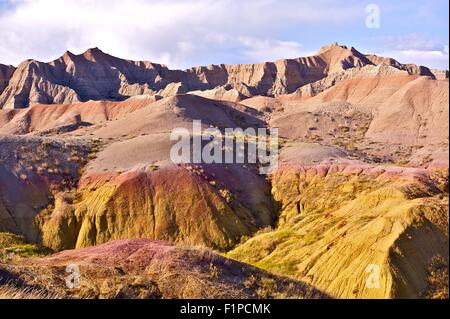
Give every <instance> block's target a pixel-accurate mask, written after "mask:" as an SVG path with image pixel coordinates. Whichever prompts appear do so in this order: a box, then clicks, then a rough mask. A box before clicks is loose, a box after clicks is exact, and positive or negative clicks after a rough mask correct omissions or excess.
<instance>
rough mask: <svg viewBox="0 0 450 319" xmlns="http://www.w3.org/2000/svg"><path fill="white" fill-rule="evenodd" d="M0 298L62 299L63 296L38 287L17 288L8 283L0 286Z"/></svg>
mask: <svg viewBox="0 0 450 319" xmlns="http://www.w3.org/2000/svg"><path fill="white" fill-rule="evenodd" d="M0 299H61V297H60V296H58V295H57V294H52V293H49V292H47V291H44V290H40V289H36V288H29V287H27V288H17V287H15V286H13V285H12V284H6V285H1V286H0Z"/></svg>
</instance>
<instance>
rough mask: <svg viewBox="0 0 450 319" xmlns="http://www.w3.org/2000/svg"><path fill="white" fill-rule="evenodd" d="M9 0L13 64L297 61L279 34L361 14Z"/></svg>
mask: <svg viewBox="0 0 450 319" xmlns="http://www.w3.org/2000/svg"><path fill="white" fill-rule="evenodd" d="M7 1H9V2H10V4H11V5H12V9H11V8H8V7H11V6H8V7H5V8H3V9H0V43H1V45H0V62H1V63H12V64H17V63H19V62H21V61H23V60H25V59H27V58H36V59H39V60H44V61H47V60H51V59H54V58H56V57H58V56H59V55H60V54H62V52H63V51H65V50H66V49H68V50H70V51H73V52H74V53H81V52H82V51H84V50H86V49H87V48H89V47H99V48H101V49H102V50H104V51H105V52H108V53H111V54H113V55H116V56H119V57H126V58H130V59H139V60H151V61H154V62H159V63H165V64H168V65H169V66H171V67H187V66H191V65H195V64H197V63H199V62H200V61H201V62H202V63H203V62H215V63H218V62H223V61H221V60H219V58H221V56H223V55H226V56H228V57H230V56H231V57H232V58H234V59H235V60H245V59H257V60H274V59H277V58H281V57H286V56H291V57H294V56H299V55H302V54H301V53H302V52H301V46H300V45H299V44H298V43H296V42H289V41H281V40H280V39H278V36H279V34H280V33H282V32H281V31H282V30H284V29H286V28H288V27H289V28H291V29H292V28H294V29H296V27H298V30H301V29H302V28H301V27H300V26H304V25H310V26H314V25H323V24H325V23H326V24H327V25H330V24H331V25H333V24H338V23H347V22H348V21H351V20H352V19H355V18H360V15H363V14H364V11H363V10H360V8H359V7H360V6H361V5H360V4H353V5H352V4H351V3H349V4H348V5H345V6H342V4H341V3H340V1H337V0H306V1H302V2H301V3H300V1H296V0H286V1H274V0H248V1H232V0H216V1H207V0H190V1H182V0H171V1H164V0H153V1H146V0H129V1H120V0H107V1H106V0H96V1H93V0H58V1H52V0H7ZM352 2H353V3H357V1H352ZM283 34H284V33H283ZM243 39H244V40H243ZM245 39H247V40H245ZM249 41H250V42H251V45H254V47H250V46H249V44H250V42H249ZM249 62H253V61H249Z"/></svg>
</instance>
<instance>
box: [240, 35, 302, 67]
mask: <svg viewBox="0 0 450 319" xmlns="http://www.w3.org/2000/svg"><path fill="white" fill-rule="evenodd" d="M238 41H239V42H240V43H241V44H242V45H243V47H244V49H243V53H244V54H245V55H246V56H247V57H249V58H250V59H251V60H252V61H255V62H265V61H273V60H279V59H289V58H296V57H299V56H301V55H308V54H307V53H305V51H304V50H303V49H302V45H301V44H300V43H297V42H293V41H279V40H273V39H259V38H250V37H239V38H238Z"/></svg>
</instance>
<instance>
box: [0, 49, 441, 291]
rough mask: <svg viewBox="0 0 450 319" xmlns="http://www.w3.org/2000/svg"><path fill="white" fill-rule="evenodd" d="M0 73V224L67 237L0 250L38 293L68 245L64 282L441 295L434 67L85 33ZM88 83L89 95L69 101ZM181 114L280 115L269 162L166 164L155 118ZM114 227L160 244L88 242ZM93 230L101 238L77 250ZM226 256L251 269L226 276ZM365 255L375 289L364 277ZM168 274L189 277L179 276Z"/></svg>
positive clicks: (168, 125)
mask: <svg viewBox="0 0 450 319" xmlns="http://www.w3.org/2000/svg"><path fill="white" fill-rule="evenodd" d="M430 72H431V73H430ZM2 74H7V73H5V72H3V73H2ZM8 74H10V75H6V76H5V75H3V78H4V79H8V82H9V84H8V86H7V87H6V89H4V91H3V93H2V94H1V96H0V101H2V102H1V103H3V104H1V105H2V106H3V109H1V110H0V134H1V135H0V232H10V233H15V234H20V235H23V236H24V237H25V239H26V240H27V241H29V242H31V243H34V244H35V245H42V246H44V247H43V249H44V248H45V249H49V248H50V249H53V250H55V251H59V250H65V249H72V248H77V250H74V251H69V252H65V253H64V252H63V253H61V254H58V255H56V256H54V257H49V258H44V259H42V260H33V261H30V262H27V261H26V260H23V259H19V260H18V261H15V262H14V263H13V265H6V266H5V265H1V266H0V271H2V275H3V274H4V273H7V274H8V276H10V277H11V278H17V277H18V276H19V277H20V278H22V279H23V281H22V283H23V284H28V283H29V280H30V278H34V277H35V276H36V269H39V271H44V272H45V274H46V275H48V276H47V277H45V278H50V279H51V280H50V281H49V282H47V283H51V285H52V287H54V289H51V287H49V286H48V285H46V282H45V281H39V280H38V282H36V288H37V289H38V290H39V291H44V292H45V293H48V294H49V295H54V294H56V295H59V294H62V295H63V296H67V294H70V293H69V292H67V291H66V290H65V288H64V287H62V286H58V285H59V284H57V283H58V282H59V283H61V281H60V280H59V281H58V274H59V273H60V272H61V269H63V268H62V267H63V266H65V264H66V263H67V262H68V261H69V260H75V261H76V262H78V263H80V265H81V266H82V271H85V272H86V274H88V276H89V277H90V278H94V279H93V282H91V283H89V285H88V286H85V287H83V288H82V289H81V290H80V291H78V292H77V293H76V295H75V297H87V296H94V297H99V298H103V297H105V298H113V297H118V298H119V297H126V296H129V297H139V298H140V297H142V298H144V297H149V298H150V297H164V298H167V297H199V298H203V297H205V296H207V297H208V296H209V297H212V296H216V297H263V296H266V297H276V296H284V297H290V296H295V297H322V296H324V295H323V293H321V292H320V291H324V293H325V294H327V295H329V296H332V297H339V298H399V297H401V298H403V297H408V298H409V297H429V296H434V297H435V296H441V297H442V296H444V297H445V296H446V295H447V296H448V285H447V283H444V281H443V280H442V278H444V277H445V276H442V278H441V279H439V278H437V277H436V274H437V272H436V271H434V270H433V269H434V268H433V267H436V262H435V261H436V260H438V261H440V262H439V265H445V264H446V263H447V265H448V232H447V231H446V227H445V226H446V225H447V223H448V78H447V77H446V75H445V72H441V73H439V72H437V71H435V70H433V71H430V70H429V69H427V68H423V67H416V66H411V65H403V64H401V63H399V62H397V61H395V60H393V59H389V58H382V57H376V56H372V55H363V54H361V53H359V52H358V51H357V50H355V49H354V48H347V47H343V46H339V45H336V44H334V45H331V46H327V47H324V48H322V49H321V50H320V51H319V52H318V53H317V54H316V55H315V56H312V57H308V58H299V59H292V60H281V61H277V62H275V63H263V64H256V65H218V66H209V67H198V68H192V69H189V70H185V71H172V70H169V69H168V68H166V67H165V66H162V65H157V64H152V63H148V62H133V61H126V60H121V59H118V58H115V57H112V56H109V55H107V54H105V53H103V52H101V51H100V50H98V49H91V50H88V51H87V52H85V53H84V54H82V55H73V54H71V53H66V54H65V55H64V56H63V57H61V58H60V59H57V60H55V61H53V62H50V63H41V62H37V61H26V62H24V63H23V64H21V65H20V66H19V67H18V69H17V70H16V71H15V72H14V74H12V76H11V72H9V73H8ZM88 99H101V101H87V102H80V101H84V100H88ZM107 100H114V101H107ZM116 100H121V101H116ZM38 102H39V104H35V103H38ZM56 102H61V103H62V104H54V105H47V104H48V103H50V104H52V103H56ZM26 106H29V107H26ZM17 108H19V109H17ZM194 120H201V121H202V124H203V126H202V127H203V128H208V127H211V126H212V127H217V128H219V129H221V130H223V129H224V128H248V127H251V128H268V127H276V128H278V129H279V133H280V138H279V151H280V156H279V162H280V163H279V164H280V165H279V167H278V170H277V171H275V172H274V173H273V174H271V175H269V176H262V175H260V174H258V166H257V165H253V164H250V163H242V164H239V163H235V164H227V165H225V164H205V163H198V164H178V165H177V164H174V163H173V162H172V161H171V160H170V157H169V155H170V150H171V147H172V145H173V143H175V141H171V140H170V132H171V131H172V130H173V129H174V128H186V129H187V130H188V131H189V132H192V130H193V129H192V124H193V121H194ZM129 238H147V239H152V240H165V241H168V242H171V243H172V244H168V243H161V242H151V241H150V242H149V241H147V240H144V241H142V240H131V241H119V242H116V243H111V244H106V245H102V244H104V243H107V242H110V241H112V240H125V239H129ZM173 244H177V245H178V248H177V247H175V246H172V245H173ZM95 245H102V246H99V247H93V248H87V249H85V247H87V246H95ZM193 245H195V246H197V245H201V246H207V247H211V248H213V249H216V250H219V251H221V252H222V253H225V254H226V253H228V255H229V256H231V257H233V258H235V259H239V260H240V261H243V262H245V263H247V264H253V265H256V266H258V267H261V268H264V269H265V270H266V271H270V272H274V273H280V274H283V275H289V276H291V277H295V278H296V280H301V281H302V282H307V283H308V284H310V285H312V286H313V287H315V288H317V289H318V290H314V289H312V288H311V287H310V286H305V285H304V284H301V283H300V282H298V281H294V280H292V281H289V283H291V284H292V285H293V286H292V287H294V288H295V287H299V289H300V288H301V287H303V288H305V287H306V288H307V291H310V292H313V293H312V294H309V293H308V292H305V290H301V289H303V288H301V289H300V290H296V289H297V288H295V289H294V290H295V291H293V290H289V289H290V288H289V289H287V290H286V289H285V288H286V287H284V285H285V283H287V281H285V279H283V278H281V277H279V276H275V275H270V278H266V275H267V272H265V271H264V272H261V271H260V270H258V271H256V270H255V268H253V267H249V266H246V265H244V264H240V263H235V262H233V261H230V260H228V259H223V258H222V257H218V256H216V255H212V254H210V253H208V256H207V258H206V259H202V258H203V257H202V258H198V256H199V253H198V250H195V251H194V252H193V253H192V251H193V250H192V249H188V248H186V246H193ZM180 246H181V247H184V248H179V247H180ZM78 249H79V250H78ZM191 253H192V254H191ZM93 255H96V256H100V258H99V259H98V260H94V259H92V258H91V256H93ZM149 255H158V256H161V257H162V260H164V262H165V263H168V264H170V265H171V267H173V269H174V277H171V279H170V280H169V281H171V280H175V279H174V278H178V279H176V280H175V281H173V282H174V283H175V284H176V286H177V287H178V288H179V287H181V289H178V290H176V291H174V290H173V285H172V286H171V285H170V282H169V281H167V280H166V277H164V276H162V275H161V274H162V273H164V272H165V271H167V269H165V268H164V269H163V268H161V263H160V262H159V261H158V260H159V259H157V258H156V259H152V258H150V256H149ZM116 257H117V258H118V259H120V260H127V261H129V262H130V265H131V264H132V265H131V266H130V268H127V267H126V264H123V265H122V263H121V261H119V260H117V258H116ZM166 257H167V258H166ZM215 260H220V262H219V263H218V264H215ZM134 262H136V263H135V264H134ZM111 263H118V264H120V267H119V268H120V270H117V269H111V267H110V265H111ZM205 263H213V264H214V266H215V267H216V268H218V272H217V271H215V270H212V271H211V273H215V274H218V275H214V279H212V278H211V277H209V275H210V272H209V270H205V269H204V268H202V269H203V270H202V271H201V272H200V274H199V273H198V272H195V274H193V272H192V271H191V269H192V268H195V267H196V265H197V266H199V267H200V268H201V267H203V265H204V264H205ZM224 265H225V266H224ZM227 265H228V266H227ZM230 265H231V266H230ZM374 265H375V266H374ZM122 266H123V267H122ZM37 267H38V268H37ZM55 267H56V268H55ZM236 267H237V268H239V267H241V268H243V269H245V271H248V272H249V273H251V274H253V277H254V278H256V282H257V284H256V285H255V284H254V283H253V284H252V283H251V282H248V281H247V279H248V278H245V279H243V281H241V280H240V281H239V282H237V283H236V282H230V281H229V276H228V275H229V274H230V272H231V273H234V272H235V268H236ZM368 267H369V268H368ZM374 267H375V268H374ZM439 267H440V269H441V268H442V269H444V268H445V267H444V268H443V267H441V266H439ZM216 268H214V269H216ZM143 269H151V271H150V272H148V273H147V272H146V271H144V270H143ZM367 269H369V270H367ZM374 269H375V271H378V270H379V272H377V275H378V279H379V280H378V284H377V285H376V287H374V286H373V282H372V281H371V282H370V284H369V286H368V285H367V282H368V281H367V280H368V276H371V278H373V276H372V275H373V274H372V273H371V271H373V270H374ZM216 270H217V269H216ZM255 271H256V272H255ZM143 272H145V274H144V275H143V274H142V273H143ZM176 274H182V275H181V276H180V277H177V275H176ZM183 274H185V275H186V277H188V278H191V279H190V280H189V284H193V283H198V284H199V286H197V284H195V285H194V286H195V287H203V289H197V290H196V291H195V292H193V291H189V289H188V288H187V287H188V286H189V284H188V281H185V280H184V279H183ZM261 274H263V275H261ZM178 276H179V275H178ZM260 276H262V277H260ZM111 277H115V278H118V279H117V281H116V282H112V281H111V280H110V279H111ZM136 278H137V279H139V280H138V281H137V282H136V283H135V282H134V279H136ZM258 278H261V280H259V279H258ZM263 278H265V279H263ZM262 282H271V283H273V282H275V284H276V285H275V286H276V287H275V288H274V287H273V286H272V285H271V288H270V289H269V290H270V291H269V290H267V289H263V288H262V287H261V283H262ZM298 284H300V286H297V285H298ZM0 285H1V283H0ZM202 285H203V286H202ZM446 285H447V286H446ZM18 286H20V284H18ZM246 286H248V287H246ZM136 287H138V288H136ZM217 287H226V289H230V290H229V291H231V292H230V293H229V294H226V293H223V291H224V289H219V290H217ZM242 287H244V288H242ZM251 287H253V288H255V289H253V288H251ZM292 287H291V288H292ZM19 288H20V287H16V286H14V287H11V289H13V290H14V291H17V289H19ZM141 288H142V289H141ZM310 288H311V289H312V290H308V289H310ZM226 289H225V290H226ZM319 290H320V291H319ZM19 291H20V290H19ZM258 291H259V292H263V295H261V294H260V293H259V292H258ZM1 293H2V289H0V295H1ZM91 293H92V295H89V294H91Z"/></svg>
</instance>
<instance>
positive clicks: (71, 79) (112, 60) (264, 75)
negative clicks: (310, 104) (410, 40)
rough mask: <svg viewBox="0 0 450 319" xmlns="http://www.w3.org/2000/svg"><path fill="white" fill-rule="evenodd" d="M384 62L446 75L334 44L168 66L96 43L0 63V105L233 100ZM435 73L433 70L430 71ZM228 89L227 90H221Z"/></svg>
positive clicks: (285, 91)
mask: <svg viewBox="0 0 450 319" xmlns="http://www.w3.org/2000/svg"><path fill="white" fill-rule="evenodd" d="M380 64H387V65H390V66H392V67H395V68H397V69H399V70H403V71H407V72H408V73H409V74H416V75H424V76H430V77H433V78H448V72H446V71H432V70H430V69H428V68H426V67H423V66H417V65H411V64H401V63H400V62H398V61H396V60H394V59H392V58H384V57H378V56H375V55H364V54H362V53H360V52H359V51H357V50H356V49H355V48H353V47H351V48H348V47H346V46H342V45H339V44H337V43H334V44H331V45H328V46H324V47H322V48H321V49H320V51H319V52H318V53H317V54H316V55H313V56H310V57H301V58H297V59H284V60H278V61H276V62H265V63H259V64H236V65H227V64H220V65H209V66H199V67H193V68H190V69H187V70H170V69H169V68H168V67H166V66H165V65H162V64H156V63H152V62H146V61H131V60H124V59H120V58H116V57H114V56H111V55H109V54H106V53H104V52H103V51H101V50H100V49H98V48H92V49H88V50H87V51H86V52H84V53H83V54H80V55H75V54H73V53H71V52H68V51H67V52H65V53H64V55H62V56H61V57H60V58H58V59H56V60H54V61H51V62H48V63H44V62H39V61H36V60H27V61H24V62H22V63H21V64H20V65H19V66H18V67H17V68H14V67H12V66H5V65H0V109H1V108H4V109H15V108H25V107H28V106H30V105H33V104H38V103H41V104H70V103H75V102H85V101H88V100H116V101H120V100H124V99H127V98H129V97H132V96H137V95H149V96H154V97H156V98H159V97H168V96H173V95H176V94H183V93H187V92H190V91H207V90H213V91H211V92H212V93H211V94H216V95H217V94H228V95H229V96H233V97H234V98H235V99H236V100H240V99H244V98H248V97H253V96H258V95H262V96H274V95H281V94H291V93H294V92H295V91H296V90H298V89H299V88H301V87H302V86H304V85H306V84H311V83H314V82H317V81H319V80H322V79H324V78H326V77H328V76H329V75H331V74H336V73H340V72H343V71H345V70H348V69H352V68H360V67H364V66H366V65H380ZM435 74H436V75H435ZM227 92H228V93H227Z"/></svg>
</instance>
